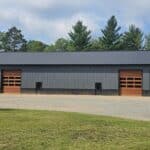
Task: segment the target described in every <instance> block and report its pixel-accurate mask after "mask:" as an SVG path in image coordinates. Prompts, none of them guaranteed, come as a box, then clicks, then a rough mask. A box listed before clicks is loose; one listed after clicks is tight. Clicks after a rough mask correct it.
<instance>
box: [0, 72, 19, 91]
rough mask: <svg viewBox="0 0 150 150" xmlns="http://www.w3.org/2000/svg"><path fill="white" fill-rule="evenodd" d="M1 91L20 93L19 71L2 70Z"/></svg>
mask: <svg viewBox="0 0 150 150" xmlns="http://www.w3.org/2000/svg"><path fill="white" fill-rule="evenodd" d="M2 89H3V93H20V91H21V71H20V70H9V71H8V70H7V71H6V70H4V71H3V72H2Z"/></svg>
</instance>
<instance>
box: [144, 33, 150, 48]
mask: <svg viewBox="0 0 150 150" xmlns="http://www.w3.org/2000/svg"><path fill="white" fill-rule="evenodd" d="M144 49H145V50H150V34H149V35H147V36H146V37H145V46H144Z"/></svg>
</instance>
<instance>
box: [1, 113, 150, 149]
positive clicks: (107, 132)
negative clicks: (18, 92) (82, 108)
mask: <svg viewBox="0 0 150 150" xmlns="http://www.w3.org/2000/svg"><path fill="white" fill-rule="evenodd" d="M128 149H131V150H149V149H150V122H142V121H132V120H124V119H119V118H111V117H102V116H94V115H84V114H78V113H64V112H49V111H29V110H0V150H128Z"/></svg>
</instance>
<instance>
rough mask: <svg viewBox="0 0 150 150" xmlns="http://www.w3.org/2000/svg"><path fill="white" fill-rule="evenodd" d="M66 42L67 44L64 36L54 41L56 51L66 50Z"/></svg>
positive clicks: (67, 42)
mask: <svg viewBox="0 0 150 150" xmlns="http://www.w3.org/2000/svg"><path fill="white" fill-rule="evenodd" d="M68 44H69V41H68V40H66V39H64V38H60V39H58V40H57V41H56V42H55V50H56V51H66V50H67V47H68Z"/></svg>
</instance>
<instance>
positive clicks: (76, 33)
mask: <svg viewBox="0 0 150 150" xmlns="http://www.w3.org/2000/svg"><path fill="white" fill-rule="evenodd" d="M90 34H91V31H90V30H87V27H86V26H84V25H83V23H82V21H78V22H77V23H76V24H75V25H74V26H73V31H72V32H70V33H69V36H70V39H71V43H72V45H73V46H74V48H75V50H81V51H83V50H85V49H87V47H88V46H89V44H90V40H91V35H90Z"/></svg>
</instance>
